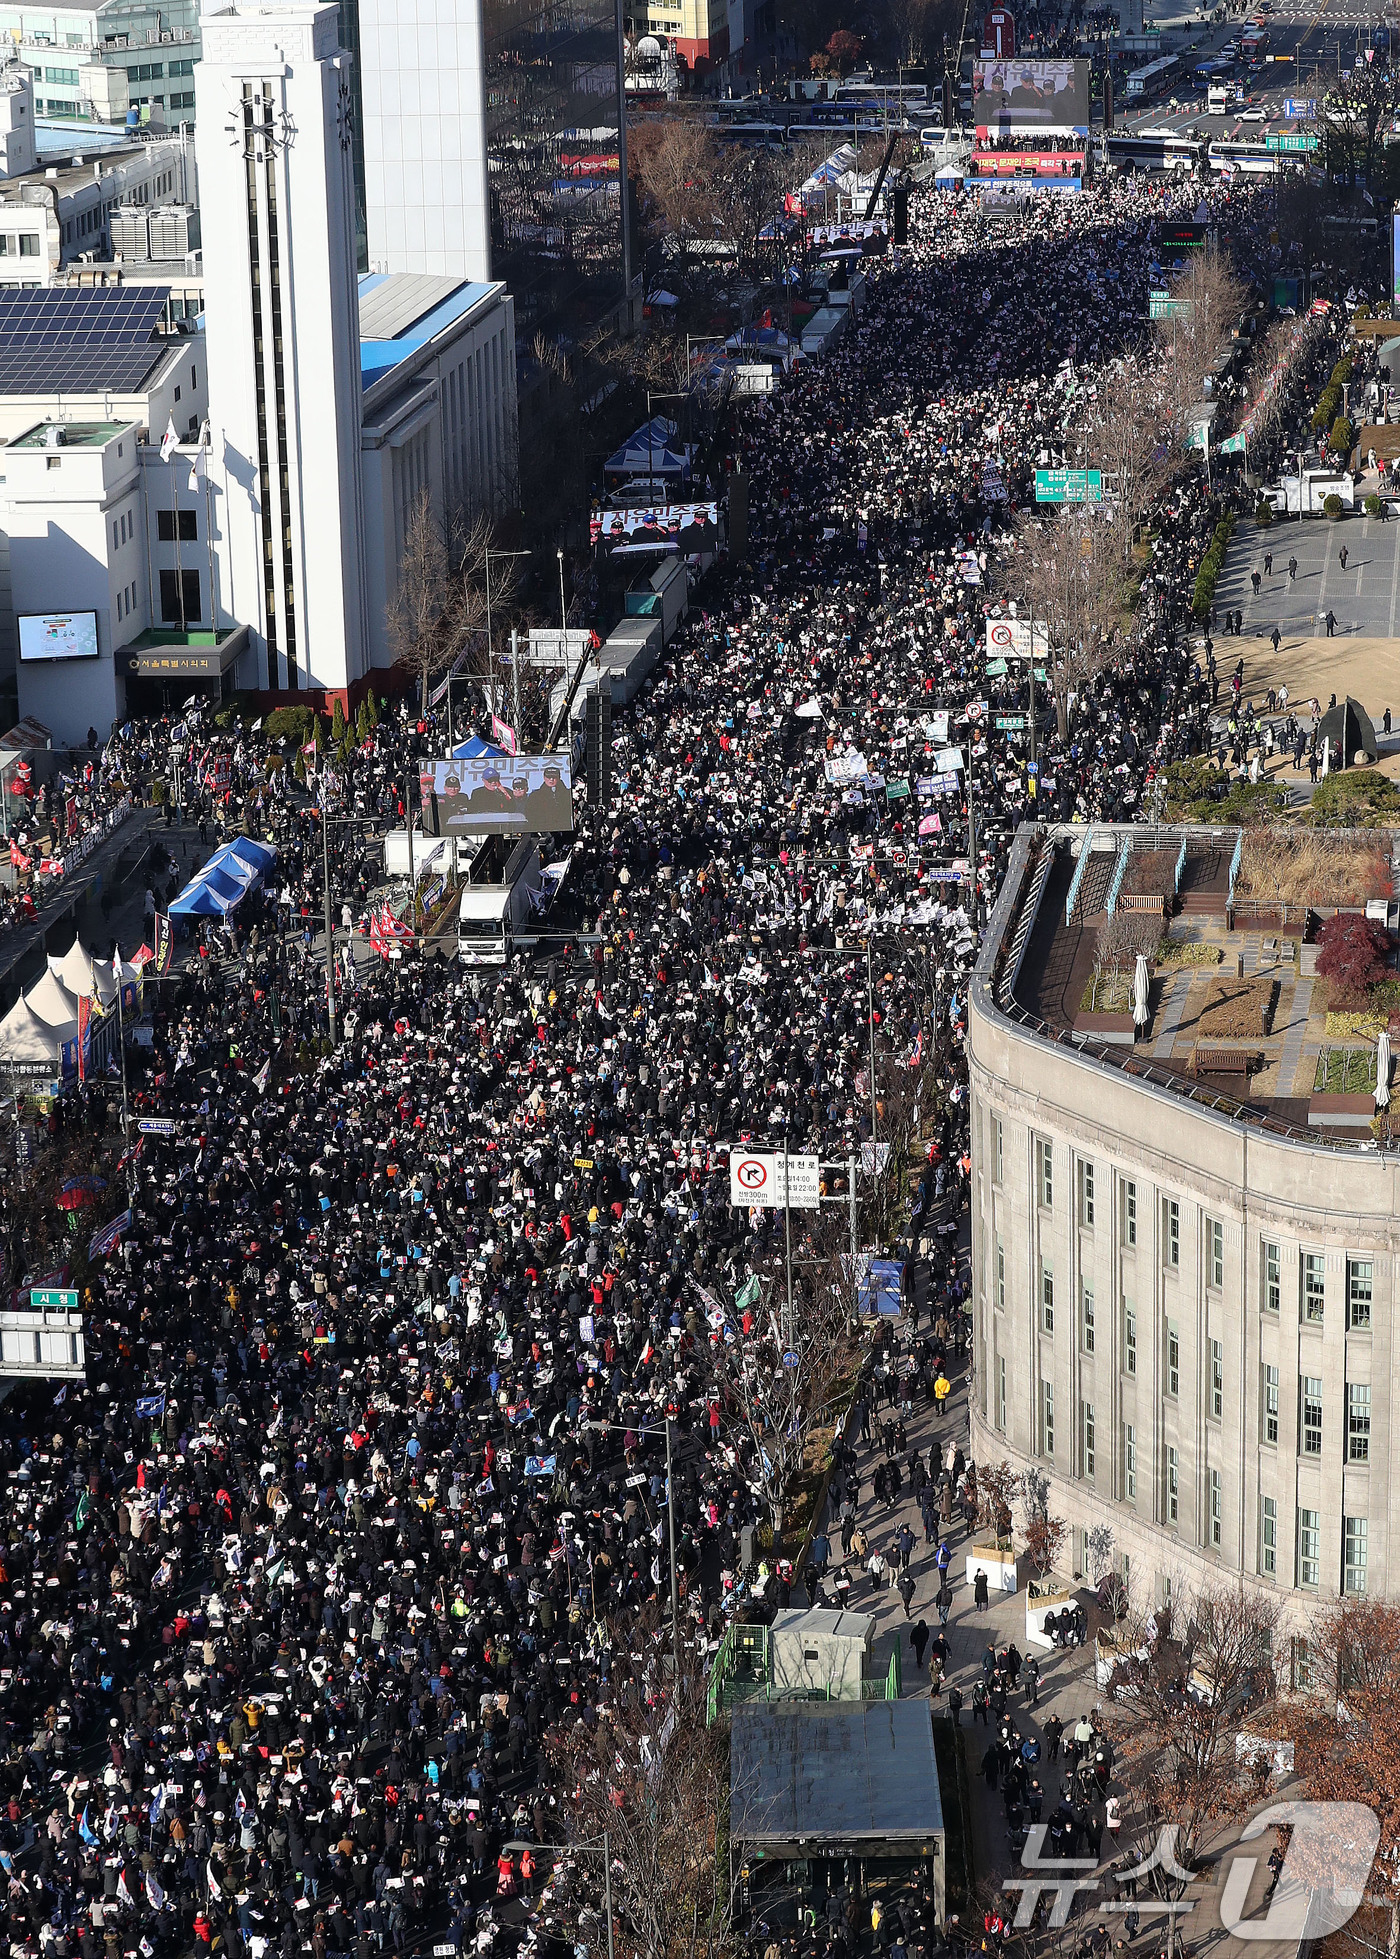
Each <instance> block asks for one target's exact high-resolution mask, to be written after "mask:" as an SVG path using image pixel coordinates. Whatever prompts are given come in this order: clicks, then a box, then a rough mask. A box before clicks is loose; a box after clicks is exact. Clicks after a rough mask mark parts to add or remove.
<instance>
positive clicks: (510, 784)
mask: <svg viewBox="0 0 1400 1959" xmlns="http://www.w3.org/2000/svg"><path fill="white" fill-rule="evenodd" d="M419 787H420V789H421V790H422V795H423V807H424V812H425V818H426V820H425V824H424V827H425V828H426V829H428V830H430V832H431V834H433V835H435V836H442V837H447V836H461V835H467V836H492V835H495V834H496V833H498V832H500V831H507V830H514V831H519V832H521V833H522V834H529V833H532V832H536V831H538V832H540V833H541V834H543V833H545V832H548V831H558V830H565V831H568V830H572V829H573V827H574V801H573V783H572V777H571V771H570V760H569V757H568V756H567V755H491V756H479V757H478V758H477V759H476V760H475V761H471V762H467V761H455V760H451V761H446V762H431V763H429V764H428V765H427V766H426V767H425V768H424V769H423V770H422V772H421V775H420V778H419ZM434 797H436V799H437V801H436V811H437V823H436V825H433V823H432V808H433V798H434Z"/></svg>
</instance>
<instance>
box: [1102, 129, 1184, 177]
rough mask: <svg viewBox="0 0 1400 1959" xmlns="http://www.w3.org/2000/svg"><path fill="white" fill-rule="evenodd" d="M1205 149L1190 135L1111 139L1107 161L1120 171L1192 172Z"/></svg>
mask: <svg viewBox="0 0 1400 1959" xmlns="http://www.w3.org/2000/svg"><path fill="white" fill-rule="evenodd" d="M1205 147H1206V146H1205V144H1204V143H1201V142H1198V141H1196V140H1195V139H1194V138H1193V137H1190V136H1110V137H1109V139H1108V160H1109V162H1110V163H1113V164H1116V165H1117V166H1118V168H1119V169H1120V170H1173V171H1175V170H1195V169H1196V168H1197V167H1198V166H1199V165H1200V163H1201V161H1202V159H1203V157H1204V156H1205Z"/></svg>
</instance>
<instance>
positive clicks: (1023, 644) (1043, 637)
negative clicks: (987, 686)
mask: <svg viewBox="0 0 1400 1959" xmlns="http://www.w3.org/2000/svg"><path fill="white" fill-rule="evenodd" d="M1049 644H1050V631H1049V628H1048V627H1047V626H1041V625H1038V626H1037V627H1036V628H1035V650H1036V652H1037V653H1044V652H1045V651H1046V650H1047V648H1048V647H1049ZM987 656H988V658H989V659H998V660H1028V659H1029V658H1030V656H1031V622H1030V620H1029V619H989V620H988V621H987Z"/></svg>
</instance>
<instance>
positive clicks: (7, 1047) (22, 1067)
mask: <svg viewBox="0 0 1400 1959" xmlns="http://www.w3.org/2000/svg"><path fill="white" fill-rule="evenodd" d="M77 1033H78V1029H77V1026H76V1025H75V1026H74V1027H73V1030H72V1034H71V1035H70V1037H69V1038H70V1039H76V1038H77ZM62 1052H63V1036H62V1034H61V1033H60V1031H59V1030H58V1029H57V1028H55V1027H49V1026H47V1025H46V1024H45V1022H43V1021H42V1020H40V1018H39V1016H38V1015H37V1014H36V1013H35V1012H34V1011H33V1009H32V1008H31V1007H30V1005H29V1003H28V1002H27V1001H26V1000H24V999H19V1000H16V1001H15V1004H14V1005H13V1006H12V1007H11V1008H10V1011H9V1012H8V1013H7V1014H6V1015H5V1018H4V1019H3V1020H0V1070H3V1069H6V1068H11V1069H15V1070H17V1071H29V1070H32V1069H34V1068H36V1067H39V1066H47V1067H48V1068H49V1069H50V1070H51V1071H52V1073H53V1074H54V1075H57V1074H58V1073H59V1072H60V1070H61V1067H62Z"/></svg>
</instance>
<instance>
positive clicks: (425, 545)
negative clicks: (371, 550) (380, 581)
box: [384, 490, 458, 702]
mask: <svg viewBox="0 0 1400 1959" xmlns="http://www.w3.org/2000/svg"><path fill="white" fill-rule="evenodd" d="M398 574H399V575H398V582H397V584H396V585H395V587H394V595H393V597H392V598H391V599H390V601H389V604H388V606H387V607H386V609H385V620H384V625H385V631H386V633H387V636H388V641H389V645H390V648H391V649H392V651H393V654H394V658H395V659H396V660H397V661H399V662H400V663H401V664H402V665H404V666H406V667H409V668H412V669H413V671H415V672H416V673H417V675H418V680H419V687H420V696H421V699H422V700H423V701H424V702H426V701H427V699H428V694H429V692H430V690H431V687H432V683H433V681H434V679H435V678H436V677H437V676H438V675H439V674H444V673H446V672H447V670H448V668H449V667H450V666H451V665H452V663H453V661H454V660H455V659H456V658H457V651H458V640H457V634H456V626H455V622H454V618H453V613H454V609H455V599H456V593H455V590H454V581H453V575H452V562H451V558H450V555H449V552H448V546H447V539H446V538H445V537H444V535H443V530H442V526H441V524H439V522H438V520H437V518H436V517H435V516H434V514H433V505H432V498H431V497H430V496H429V494H428V492H427V490H422V491H420V492H419V494H418V496H417V497H415V498H414V501H413V505H412V508H411V509H410V511H409V513H408V521H407V523H406V524H405V525H404V541H403V550H402V551H401V552H400V554H399V566H398Z"/></svg>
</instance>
